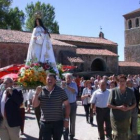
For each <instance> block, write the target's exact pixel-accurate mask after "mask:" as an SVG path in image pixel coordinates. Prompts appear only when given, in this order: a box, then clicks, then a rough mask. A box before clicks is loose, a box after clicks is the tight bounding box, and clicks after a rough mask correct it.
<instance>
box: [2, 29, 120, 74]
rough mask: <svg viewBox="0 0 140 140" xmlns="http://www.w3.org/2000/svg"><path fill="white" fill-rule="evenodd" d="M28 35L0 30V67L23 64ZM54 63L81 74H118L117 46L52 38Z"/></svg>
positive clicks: (58, 36) (69, 37)
mask: <svg viewBox="0 0 140 140" xmlns="http://www.w3.org/2000/svg"><path fill="white" fill-rule="evenodd" d="M30 38H31V33H29V32H22V31H14V30H3V29H0V67H4V66H7V65H10V64H19V63H24V60H25V59H26V55H27V50H28V45H29V42H30ZM51 41H52V44H53V48H54V54H55V57H56V61H57V62H58V63H62V64H64V65H74V66H77V67H78V69H79V70H81V71H103V72H110V73H118V52H117V50H118V49H117V46H118V45H117V43H114V42H112V41H110V40H108V39H105V38H104V34H103V33H102V32H100V34H99V37H84V36H73V35H61V34H51Z"/></svg>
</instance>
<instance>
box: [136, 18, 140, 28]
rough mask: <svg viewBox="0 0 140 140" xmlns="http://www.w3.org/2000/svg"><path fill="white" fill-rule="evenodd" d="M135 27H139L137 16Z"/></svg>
mask: <svg viewBox="0 0 140 140" xmlns="http://www.w3.org/2000/svg"><path fill="white" fill-rule="evenodd" d="M135 22H136V27H139V19H138V18H136V21H135Z"/></svg>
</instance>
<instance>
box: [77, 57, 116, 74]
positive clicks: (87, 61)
mask: <svg viewBox="0 0 140 140" xmlns="http://www.w3.org/2000/svg"><path fill="white" fill-rule="evenodd" d="M79 57H81V58H82V60H84V66H83V67H84V71H91V65H92V63H93V61H94V60H95V59H97V58H98V59H101V60H103V62H104V63H105V65H106V72H112V73H115V74H117V73H118V57H112V56H93V55H79Z"/></svg>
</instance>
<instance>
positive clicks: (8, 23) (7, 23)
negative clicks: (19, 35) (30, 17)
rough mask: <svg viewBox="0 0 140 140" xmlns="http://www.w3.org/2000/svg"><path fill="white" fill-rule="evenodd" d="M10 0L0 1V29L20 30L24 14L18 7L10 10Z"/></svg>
mask: <svg viewBox="0 0 140 140" xmlns="http://www.w3.org/2000/svg"><path fill="white" fill-rule="evenodd" d="M11 3H12V0H1V1H0V28H2V29H9V28H10V29H13V30H22V25H23V24H24V19H25V16H24V13H23V11H21V10H19V9H18V7H15V8H10V5H11Z"/></svg>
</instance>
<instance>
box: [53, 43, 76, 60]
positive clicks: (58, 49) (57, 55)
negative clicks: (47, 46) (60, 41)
mask: <svg viewBox="0 0 140 140" xmlns="http://www.w3.org/2000/svg"><path fill="white" fill-rule="evenodd" d="M53 50H54V55H55V58H56V62H58V63H61V61H62V60H63V58H62V57H61V51H72V52H74V53H76V47H69V46H55V45H54V46H53Z"/></svg>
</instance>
